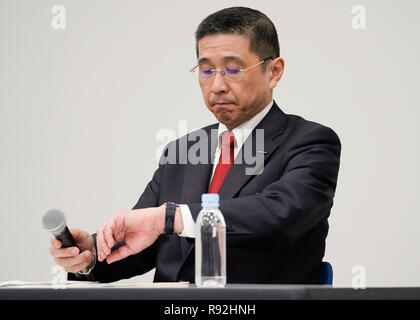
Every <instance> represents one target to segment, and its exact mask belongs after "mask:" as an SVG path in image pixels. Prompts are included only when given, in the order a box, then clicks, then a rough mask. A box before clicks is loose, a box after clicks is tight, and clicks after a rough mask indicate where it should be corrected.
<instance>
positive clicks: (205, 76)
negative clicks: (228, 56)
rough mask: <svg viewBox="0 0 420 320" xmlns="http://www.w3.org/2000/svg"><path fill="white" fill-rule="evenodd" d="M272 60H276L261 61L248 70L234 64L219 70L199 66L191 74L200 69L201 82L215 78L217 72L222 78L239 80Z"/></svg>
mask: <svg viewBox="0 0 420 320" xmlns="http://www.w3.org/2000/svg"><path fill="white" fill-rule="evenodd" d="M271 59H274V58H273V57H272V56H270V57H267V58H265V59H263V60H261V61H260V62H258V63H257V64H254V65H253V66H250V67H248V68H246V69H243V68H242V67H241V66H239V65H234V64H233V65H228V66H225V67H221V68H217V69H214V68H209V67H205V66H200V65H199V64H197V65H196V66H195V67H194V68H192V69H190V72H192V73H193V74H194V72H195V71H196V70H197V69H198V78H199V79H200V80H209V79H210V78H211V77H213V75H214V74H216V72H220V73H221V74H222V76H224V77H226V78H227V79H231V80H237V79H240V78H241V77H242V75H243V74H244V73H245V72H247V71H248V70H250V69H252V68H254V67H256V66H259V65H260V64H263V63H264V62H266V61H267V60H271Z"/></svg>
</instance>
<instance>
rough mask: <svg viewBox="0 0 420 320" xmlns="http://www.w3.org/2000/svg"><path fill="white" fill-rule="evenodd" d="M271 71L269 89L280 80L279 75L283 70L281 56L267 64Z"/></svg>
mask: <svg viewBox="0 0 420 320" xmlns="http://www.w3.org/2000/svg"><path fill="white" fill-rule="evenodd" d="M269 70H270V72H271V76H270V89H274V88H275V87H276V86H277V83H278V82H279V81H280V79H281V76H282V75H283V70H284V60H283V58H280V57H279V58H276V59H274V60H273V61H272V62H271V63H270V66H269Z"/></svg>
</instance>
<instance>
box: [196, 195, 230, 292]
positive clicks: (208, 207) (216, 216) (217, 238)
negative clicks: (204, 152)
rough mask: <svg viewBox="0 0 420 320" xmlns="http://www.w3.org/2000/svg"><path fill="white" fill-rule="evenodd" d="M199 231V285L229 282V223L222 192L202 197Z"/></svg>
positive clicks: (221, 284) (197, 281) (197, 253)
mask: <svg viewBox="0 0 420 320" xmlns="http://www.w3.org/2000/svg"><path fill="white" fill-rule="evenodd" d="M201 206H202V209H201V211H200V213H199V214H198V217H197V221H196V233H195V284H196V285H197V286H198V287H224V286H225V284H226V223H225V219H224V218H223V215H222V213H221V212H220V210H219V195H218V194H215V193H205V194H203V195H202V196H201Z"/></svg>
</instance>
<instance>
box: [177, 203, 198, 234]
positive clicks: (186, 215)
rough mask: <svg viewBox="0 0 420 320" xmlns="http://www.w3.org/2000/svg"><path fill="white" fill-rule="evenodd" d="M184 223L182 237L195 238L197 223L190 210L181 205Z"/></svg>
mask: <svg viewBox="0 0 420 320" xmlns="http://www.w3.org/2000/svg"><path fill="white" fill-rule="evenodd" d="M179 208H180V209H181V215H182V223H183V224H184V230H183V231H182V232H181V233H180V234H179V236H180V237H186V238H195V221H194V219H193V217H192V215H191V211H190V208H188V205H186V204H180V205H179Z"/></svg>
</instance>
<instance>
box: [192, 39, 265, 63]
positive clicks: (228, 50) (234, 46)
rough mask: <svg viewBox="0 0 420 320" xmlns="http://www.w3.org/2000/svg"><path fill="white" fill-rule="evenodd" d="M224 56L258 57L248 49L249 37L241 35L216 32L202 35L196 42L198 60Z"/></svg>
mask: <svg viewBox="0 0 420 320" xmlns="http://www.w3.org/2000/svg"><path fill="white" fill-rule="evenodd" d="M226 57H239V58H240V59H241V60H244V61H246V60H248V59H253V58H254V57H258V56H257V55H256V54H255V53H253V52H251V51H249V38H248V37H246V36H243V35H233V34H216V35H209V36H205V37H203V38H202V39H201V40H200V41H199V42H198V60H199V61H200V60H207V61H213V62H216V61H221V60H223V59H224V58H226Z"/></svg>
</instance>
